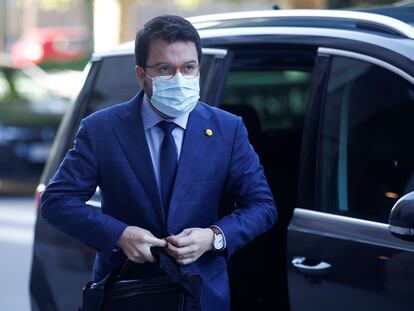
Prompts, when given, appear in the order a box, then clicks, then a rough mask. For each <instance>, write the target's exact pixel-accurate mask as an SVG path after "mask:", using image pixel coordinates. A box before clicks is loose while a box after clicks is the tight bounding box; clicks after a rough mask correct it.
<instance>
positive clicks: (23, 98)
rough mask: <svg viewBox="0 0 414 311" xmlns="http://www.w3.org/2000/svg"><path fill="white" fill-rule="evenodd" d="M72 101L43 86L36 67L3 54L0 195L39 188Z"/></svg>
mask: <svg viewBox="0 0 414 311" xmlns="http://www.w3.org/2000/svg"><path fill="white" fill-rule="evenodd" d="M68 102H69V99H67V98H65V97H59V96H56V95H54V93H53V92H51V90H49V89H48V88H47V87H46V86H45V85H43V83H42V77H40V76H39V72H38V71H37V70H36V68H33V67H26V68H17V67H15V66H13V65H12V64H11V62H10V59H9V58H8V57H7V56H4V55H0V193H31V192H33V191H34V189H36V186H37V184H38V182H39V179H40V175H41V173H42V171H43V167H44V165H45V163H46V160H47V158H48V155H49V151H50V148H51V146H52V142H53V139H54V136H55V134H56V131H57V128H58V126H59V123H60V120H61V118H62V115H63V113H64V110H65V109H66V106H67V104H68Z"/></svg>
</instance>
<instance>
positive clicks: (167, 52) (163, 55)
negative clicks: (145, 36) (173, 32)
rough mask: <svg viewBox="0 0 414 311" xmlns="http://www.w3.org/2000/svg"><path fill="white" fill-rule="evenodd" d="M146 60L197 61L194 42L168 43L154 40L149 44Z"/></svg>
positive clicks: (167, 61)
mask: <svg viewBox="0 0 414 311" xmlns="http://www.w3.org/2000/svg"><path fill="white" fill-rule="evenodd" d="M148 52H149V53H148V60H153V61H157V62H158V63H159V62H166V63H169V62H172V61H179V62H180V63H183V62H190V61H197V60H198V57H197V49H196V46H195V43H194V42H191V41H176V42H172V43H169V42H167V41H164V40H154V41H152V42H151V44H150V46H149V51H148Z"/></svg>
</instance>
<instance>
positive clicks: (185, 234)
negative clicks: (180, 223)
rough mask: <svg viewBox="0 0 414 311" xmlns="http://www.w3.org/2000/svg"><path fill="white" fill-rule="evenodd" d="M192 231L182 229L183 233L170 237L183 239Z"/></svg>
mask: <svg viewBox="0 0 414 311" xmlns="http://www.w3.org/2000/svg"><path fill="white" fill-rule="evenodd" d="M192 232H193V231H192V230H191V229H189V228H188V229H184V230H183V231H181V232H180V233H179V234H177V235H172V237H175V238H179V239H180V238H182V237H185V236H187V235H190V234H191V233H192Z"/></svg>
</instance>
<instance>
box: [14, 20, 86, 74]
mask: <svg viewBox="0 0 414 311" xmlns="http://www.w3.org/2000/svg"><path fill="white" fill-rule="evenodd" d="M90 38H91V37H90V32H89V30H88V29H87V28H85V27H81V26H71V27H49V28H36V29H33V30H31V31H29V32H28V33H27V34H25V35H24V36H22V37H21V38H20V39H19V40H18V41H17V42H16V43H15V44H14V45H13V46H12V49H11V56H12V60H13V62H14V63H15V64H16V65H17V66H23V65H27V64H37V65H39V66H41V67H42V68H45V69H48V68H71V69H83V67H84V66H85V64H86V63H87V61H88V59H89V57H90V55H91V51H92V44H91V41H90V40H91V39H90Z"/></svg>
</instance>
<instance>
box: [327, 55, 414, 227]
mask: <svg viewBox="0 0 414 311" xmlns="http://www.w3.org/2000/svg"><path fill="white" fill-rule="evenodd" d="M323 120H324V122H323V126H322V131H321V135H322V143H321V154H320V159H319V163H320V185H321V188H320V205H321V206H322V209H323V210H324V211H328V212H332V213H336V214H341V215H348V216H352V217H358V218H362V219H367V220H374V221H379V222H384V223H385V222H387V219H388V215H389V212H390V210H391V208H392V206H393V205H394V203H395V202H396V201H397V200H398V198H400V197H401V196H402V195H403V194H404V193H406V192H407V191H412V190H414V185H413V181H414V178H413V177H414V174H413V173H414V170H413V169H414V145H413V144H412V143H411V142H412V133H414V122H413V120H414V87H413V85H412V84H410V83H409V82H407V81H406V80H405V79H403V78H401V77H400V76H398V75H396V74H394V73H393V72H390V71H388V70H386V69H384V68H382V67H379V66H376V65H373V64H370V63H367V62H364V61H360V60H354V59H348V58H344V57H333V59H332V68H331V72H330V82H329V85H328V93H327V100H326V105H325V111H324V117H323Z"/></svg>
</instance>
